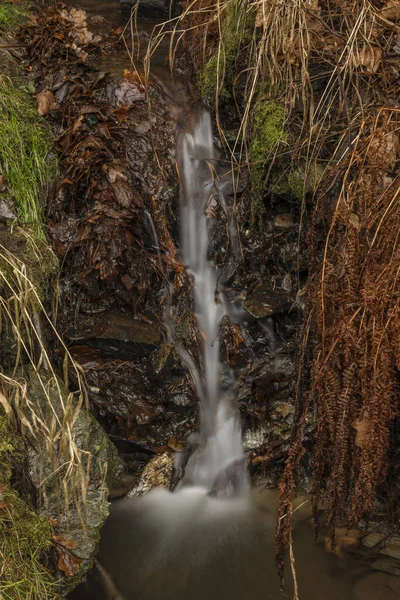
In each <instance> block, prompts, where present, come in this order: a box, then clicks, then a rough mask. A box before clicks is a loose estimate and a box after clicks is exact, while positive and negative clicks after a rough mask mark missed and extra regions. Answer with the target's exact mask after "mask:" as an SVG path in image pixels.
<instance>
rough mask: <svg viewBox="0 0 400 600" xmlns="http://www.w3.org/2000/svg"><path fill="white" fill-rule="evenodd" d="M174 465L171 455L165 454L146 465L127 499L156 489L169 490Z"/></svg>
mask: <svg viewBox="0 0 400 600" xmlns="http://www.w3.org/2000/svg"><path fill="white" fill-rule="evenodd" d="M173 464H174V457H173V454H172V453H170V452H165V453H164V454H161V455H160V456H156V457H154V458H152V459H151V460H150V462H148V463H147V465H146V466H145V468H144V469H143V473H142V474H141V476H140V479H139V482H138V484H137V485H136V486H135V487H134V488H133V489H132V490H131V491H130V492H129V494H128V497H129V498H132V497H134V496H142V495H143V494H147V493H148V492H149V491H150V490H152V489H153V488H156V487H164V488H169V486H170V482H171V476H172V468H173Z"/></svg>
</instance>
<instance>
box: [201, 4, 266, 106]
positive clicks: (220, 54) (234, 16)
mask: <svg viewBox="0 0 400 600" xmlns="http://www.w3.org/2000/svg"><path fill="white" fill-rule="evenodd" d="M254 23H255V12H253V11H249V10H248V6H247V3H246V2H243V1H241V0H232V1H231V2H228V4H227V8H226V12H225V15H224V19H223V23H222V35H221V45H220V48H219V50H218V51H217V52H216V53H215V54H214V56H212V57H211V58H210V59H209V60H208V62H207V63H206V64H205V65H204V68H203V70H202V72H201V74H200V92H201V96H202V98H203V101H204V102H205V103H206V104H207V105H208V106H210V107H211V108H212V109H215V103H216V101H217V102H218V103H220V104H222V105H223V104H226V103H228V102H230V101H231V100H232V93H233V90H232V86H233V81H234V77H235V64H236V62H237V61H238V60H239V57H240V50H241V49H242V48H243V47H244V46H245V45H246V44H248V43H249V41H250V40H251V37H252V35H253V30H254Z"/></svg>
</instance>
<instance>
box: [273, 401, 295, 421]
mask: <svg viewBox="0 0 400 600" xmlns="http://www.w3.org/2000/svg"><path fill="white" fill-rule="evenodd" d="M273 412H274V413H277V415H275V418H282V419H286V418H287V417H288V416H289V415H292V414H293V413H294V406H293V404H288V403H287V402H278V404H276V405H275V406H274V407H273ZM272 418H274V415H272Z"/></svg>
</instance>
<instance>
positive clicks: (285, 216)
mask: <svg viewBox="0 0 400 600" xmlns="http://www.w3.org/2000/svg"><path fill="white" fill-rule="evenodd" d="M274 227H275V229H291V228H292V227H293V215H292V214H291V213H282V214H281V215H277V216H276V217H275V219H274Z"/></svg>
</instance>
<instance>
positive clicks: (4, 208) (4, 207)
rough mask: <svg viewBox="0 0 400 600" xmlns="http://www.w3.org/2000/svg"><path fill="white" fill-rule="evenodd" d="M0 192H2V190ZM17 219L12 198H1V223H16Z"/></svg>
mask: <svg viewBox="0 0 400 600" xmlns="http://www.w3.org/2000/svg"><path fill="white" fill-rule="evenodd" d="M0 178H1V175H0ZM0 191H2V190H1V189H0ZM16 218H17V211H16V209H15V205H14V202H13V201H12V200H11V199H10V198H0V222H6V221H15V220H16Z"/></svg>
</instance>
